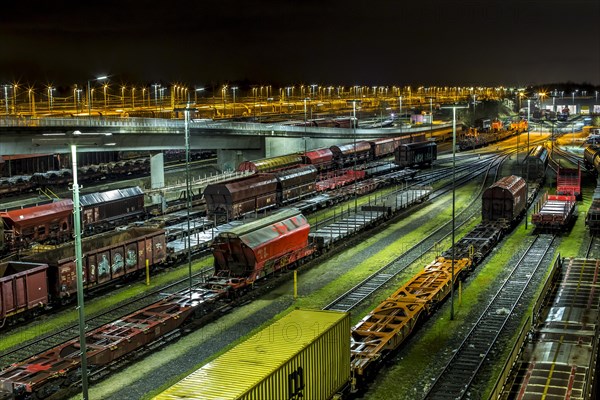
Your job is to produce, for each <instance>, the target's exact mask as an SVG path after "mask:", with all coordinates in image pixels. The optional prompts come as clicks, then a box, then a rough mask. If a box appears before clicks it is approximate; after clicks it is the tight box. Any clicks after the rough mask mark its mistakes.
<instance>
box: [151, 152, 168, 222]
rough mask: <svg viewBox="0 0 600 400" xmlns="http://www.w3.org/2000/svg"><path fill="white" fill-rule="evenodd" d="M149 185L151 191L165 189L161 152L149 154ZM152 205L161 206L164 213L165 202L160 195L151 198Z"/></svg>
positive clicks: (163, 164)
mask: <svg viewBox="0 0 600 400" xmlns="http://www.w3.org/2000/svg"><path fill="white" fill-rule="evenodd" d="M150 185H151V187H152V189H160V188H163V187H165V163H164V155H163V153H162V151H159V152H157V153H154V152H153V153H151V154H150ZM152 204H161V209H162V211H163V212H164V208H165V200H164V198H163V196H162V195H161V194H155V195H153V196H152Z"/></svg>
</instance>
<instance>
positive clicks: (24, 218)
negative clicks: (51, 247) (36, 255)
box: [0, 200, 73, 249]
mask: <svg viewBox="0 0 600 400" xmlns="http://www.w3.org/2000/svg"><path fill="white" fill-rule="evenodd" d="M72 214H73V202H72V201H71V200H61V201H56V202H54V203H48V204H43V205H40V206H34V207H28V208H22V209H18V210H11V211H6V212H0V218H1V219H2V221H3V223H4V240H5V242H6V245H7V246H9V247H10V248H12V249H19V248H24V247H27V246H28V245H29V244H30V243H31V242H42V241H51V242H56V243H59V242H63V241H66V240H68V239H69V238H70V237H71V221H72Z"/></svg>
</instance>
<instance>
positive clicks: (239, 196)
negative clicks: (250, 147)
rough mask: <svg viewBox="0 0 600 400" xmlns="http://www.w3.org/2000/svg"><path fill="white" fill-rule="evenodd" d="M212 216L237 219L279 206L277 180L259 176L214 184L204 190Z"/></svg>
mask: <svg viewBox="0 0 600 400" xmlns="http://www.w3.org/2000/svg"><path fill="white" fill-rule="evenodd" d="M204 199H205V200H206V208H207V211H208V214H209V215H210V216H219V217H226V218H227V219H235V218H238V217H240V216H241V215H243V214H245V213H248V212H253V211H259V210H263V209H267V208H270V207H275V206H276V205H277V179H276V178H275V176H274V175H272V174H259V175H255V176H250V177H247V178H241V179H235V180H232V181H229V182H220V183H214V184H210V185H208V186H206V188H205V189H204Z"/></svg>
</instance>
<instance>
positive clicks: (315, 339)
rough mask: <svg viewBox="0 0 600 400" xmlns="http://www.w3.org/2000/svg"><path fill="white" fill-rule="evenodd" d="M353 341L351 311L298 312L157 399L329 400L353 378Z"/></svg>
mask: <svg viewBox="0 0 600 400" xmlns="http://www.w3.org/2000/svg"><path fill="white" fill-rule="evenodd" d="M349 344H350V318H349V315H348V314H346V313H338V312H333V311H309V310H294V311H292V312H291V313H289V314H288V315H286V316H284V317H283V318H281V319H279V320H278V321H276V322H274V323H273V324H271V325H270V326H268V327H267V328H265V329H263V330H262V331H260V332H258V333H257V334H255V335H254V336H252V337H251V338H249V339H247V340H246V341H244V342H242V343H240V344H238V345H237V346H235V347H233V348H232V349H231V350H229V351H227V352H226V353H224V354H223V355H221V356H220V357H218V358H216V359H214V360H213V361H211V362H209V363H208V364H206V365H205V366H203V367H201V368H200V369H198V370H197V371H195V372H193V373H191V374H190V375H188V376H187V377H186V378H184V379H183V380H181V381H180V382H178V383H176V384H175V385H173V386H171V387H170V388H168V389H166V390H165V391H164V392H162V393H161V394H159V395H158V396H156V397H155V398H154V399H155V400H171V399H183V398H198V399H200V398H201V399H205V400H210V399H215V400H216V399H225V398H227V399H256V400H263V399H305V400H323V399H329V398H332V397H333V396H334V395H335V394H336V393H337V392H339V391H340V390H341V389H342V388H343V387H344V386H345V385H347V384H348V381H349V379H350V352H349V349H348V346H349ZM240 365H244V368H243V371H241V370H240V368H239V366H240Z"/></svg>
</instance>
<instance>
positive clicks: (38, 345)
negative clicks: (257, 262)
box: [0, 267, 212, 370]
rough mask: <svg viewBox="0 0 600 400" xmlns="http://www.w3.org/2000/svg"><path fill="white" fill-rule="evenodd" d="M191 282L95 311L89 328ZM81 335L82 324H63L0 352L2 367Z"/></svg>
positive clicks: (187, 281) (165, 287)
mask: <svg viewBox="0 0 600 400" xmlns="http://www.w3.org/2000/svg"><path fill="white" fill-rule="evenodd" d="M211 270H212V267H210V268H205V269H204V270H202V271H200V272H198V273H196V274H194V275H193V276H192V278H196V279H198V278H200V277H202V276H203V275H205V274H207V273H209V272H210V271H211ZM188 285H189V277H186V278H184V279H181V280H179V281H176V282H173V283H170V284H168V285H166V286H163V287H161V288H158V289H156V290H154V291H152V292H150V293H148V294H146V295H144V296H142V297H139V298H136V299H133V300H130V301H127V302H126V303H123V304H120V305H118V306H116V307H114V308H112V309H110V310H107V311H104V312H102V313H100V314H97V315H94V316H92V317H90V318H88V319H86V321H85V324H86V331H87V332H89V331H91V330H94V329H96V328H98V327H100V326H102V325H105V324H107V323H109V322H112V321H115V320H117V319H119V318H121V317H124V316H126V315H129V314H131V313H132V312H134V311H136V310H139V309H141V308H144V307H147V306H149V305H150V304H153V303H155V302H157V301H159V300H160V299H162V298H164V297H165V296H167V295H168V294H170V293H174V292H177V291H179V290H182V289H184V288H186V287H188ZM78 335H79V325H78V324H72V325H69V326H67V327H66V328H63V329H61V330H59V331H56V332H52V333H50V334H47V335H44V336H41V337H38V338H36V339H34V340H32V341H29V342H27V343H24V344H21V345H18V346H16V347H13V348H10V349H7V350H5V351H3V352H1V353H0V370H2V369H4V368H6V367H7V366H9V365H11V364H13V363H15V362H18V361H22V360H25V359H27V358H29V357H31V356H34V355H36V354H40V353H42V352H44V351H46V350H48V349H51V348H53V347H55V346H57V345H59V344H61V343H64V342H67V341H69V340H71V339H73V338H75V337H77V336H78Z"/></svg>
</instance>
